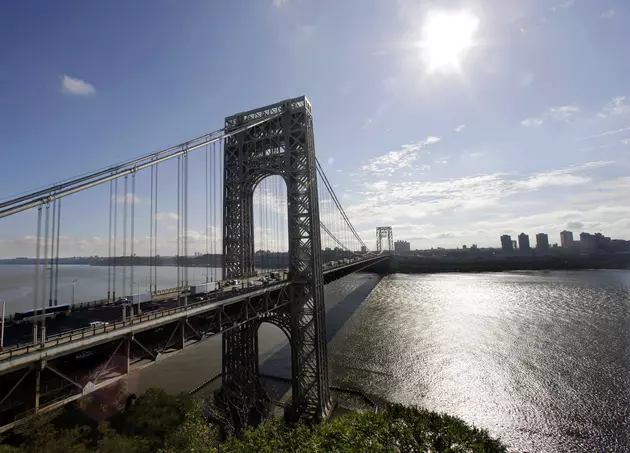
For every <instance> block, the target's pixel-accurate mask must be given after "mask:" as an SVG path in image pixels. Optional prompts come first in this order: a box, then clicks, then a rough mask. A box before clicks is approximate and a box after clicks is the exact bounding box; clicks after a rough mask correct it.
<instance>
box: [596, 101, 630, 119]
mask: <svg viewBox="0 0 630 453" xmlns="http://www.w3.org/2000/svg"><path fill="white" fill-rule="evenodd" d="M627 113H630V105H628V104H627V103H626V97H625V96H618V97H616V98H613V99H612V100H611V101H610V102H608V103H607V104H606V105H605V106H604V107H603V108H602V110H601V111H600V112H599V113H598V114H597V116H598V117H600V118H607V117H609V116H616V115H625V114H627Z"/></svg>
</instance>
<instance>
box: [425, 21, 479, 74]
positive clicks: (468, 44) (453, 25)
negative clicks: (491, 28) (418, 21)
mask: <svg viewBox="0 0 630 453" xmlns="http://www.w3.org/2000/svg"><path fill="white" fill-rule="evenodd" d="M478 28H479V18H478V17H477V16H475V15H474V14H473V13H471V12H470V11H461V12H458V13H445V12H438V11H434V12H429V13H428V14H427V16H426V19H425V22H424V26H423V27H422V35H423V38H422V41H420V48H421V50H422V57H423V59H424V60H425V61H426V64H427V72H429V73H433V72H437V71H441V70H455V71H460V70H461V66H460V63H461V60H462V58H463V57H464V54H465V53H466V51H467V50H469V49H470V48H472V47H474V46H475V41H474V37H475V33H476V31H477V29H478Z"/></svg>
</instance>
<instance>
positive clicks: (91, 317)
mask: <svg viewBox="0 0 630 453" xmlns="http://www.w3.org/2000/svg"><path fill="white" fill-rule="evenodd" d="M259 278H260V277H259V276H256V277H251V278H247V279H242V280H240V281H239V285H226V286H224V287H223V288H222V289H221V290H219V291H211V292H209V293H204V294H199V295H195V296H190V295H189V290H188V289H186V290H184V291H181V292H179V297H178V294H177V292H171V293H170V294H168V295H167V297H164V296H157V297H155V298H154V299H153V300H151V301H149V302H143V303H141V304H140V310H141V312H142V313H152V312H156V311H161V310H170V309H172V308H176V307H183V306H185V305H186V304H187V303H193V302H197V301H200V300H203V299H208V300H214V301H221V300H224V299H227V298H229V297H234V296H235V295H240V294H244V293H246V292H249V291H254V290H256V289H260V287H261V285H262V283H261V282H260V281H258V279H259ZM249 281H251V282H252V284H251V286H247V285H248V282H249ZM215 283H216V282H209V283H208V285H214V284H215ZM203 284H204V283H196V285H203ZM173 295H174V297H173ZM124 310H125V307H122V306H121V305H120V304H119V303H116V302H110V303H103V304H100V305H96V306H90V304H85V306H79V307H78V308H75V309H73V310H72V312H71V313H70V314H69V315H67V316H66V315H58V316H56V317H55V318H48V319H46V322H45V325H46V337H51V336H55V335H62V334H64V333H67V332H70V331H73V330H76V329H80V328H82V327H88V326H89V325H90V323H92V322H106V323H114V322H118V321H122V320H123V311H124ZM137 311H138V310H137V304H134V305H133V313H131V310H129V308H127V313H126V319H131V318H132V317H133V316H137V314H138V313H137ZM32 343H33V324H32V323H31V322H24V323H21V324H18V323H13V322H11V323H8V324H7V325H6V326H5V334H4V349H5V350H7V349H10V348H12V347H18V346H22V345H27V344H32Z"/></svg>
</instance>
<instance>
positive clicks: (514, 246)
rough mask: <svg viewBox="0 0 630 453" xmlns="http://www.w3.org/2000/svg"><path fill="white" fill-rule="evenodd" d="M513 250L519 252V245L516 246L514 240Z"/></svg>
mask: <svg viewBox="0 0 630 453" xmlns="http://www.w3.org/2000/svg"><path fill="white" fill-rule="evenodd" d="M512 250H514V251H517V250H518V245H516V241H514V240H512Z"/></svg>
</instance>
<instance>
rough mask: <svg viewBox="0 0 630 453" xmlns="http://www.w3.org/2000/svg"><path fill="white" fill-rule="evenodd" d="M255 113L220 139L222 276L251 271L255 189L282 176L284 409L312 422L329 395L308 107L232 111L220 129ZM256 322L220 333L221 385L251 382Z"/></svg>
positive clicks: (301, 103)
mask: <svg viewBox="0 0 630 453" xmlns="http://www.w3.org/2000/svg"><path fill="white" fill-rule="evenodd" d="M261 118H269V119H268V120H267V121H264V122H262V123H260V124H258V125H257V126H254V127H252V128H249V129H247V130H244V131H242V132H240V133H238V134H235V135H233V136H230V137H229V138H227V139H226V141H225V148H224V149H225V186H224V217H223V218H224V225H223V254H224V271H223V273H224V274H223V276H224V279H234V278H242V277H246V276H249V275H252V274H253V272H254V211H253V194H254V189H255V187H256V185H257V184H258V183H260V182H261V181H262V180H263V179H264V178H266V177H268V176H272V175H278V176H281V177H282V178H283V179H284V181H285V183H286V186H287V202H288V226H289V232H288V236H289V274H288V275H289V278H290V281H291V284H290V287H289V291H288V297H289V299H290V300H289V303H288V304H287V305H286V307H287V308H284V310H286V313H284V314H279V315H278V317H277V318H276V321H277V320H280V319H282V320H285V321H286V319H289V320H290V323H289V324H290V329H288V328H287V329H283V330H286V331H288V333H290V336H289V340H290V343H291V350H292V353H291V361H292V373H293V379H292V380H293V406H292V414H291V415H292V416H293V418H304V419H308V420H315V421H316V420H320V419H322V418H323V417H326V416H327V414H328V412H329V410H330V407H331V399H330V392H329V384H328V363H327V353H326V330H325V329H326V323H325V319H324V316H325V309H324V280H323V273H322V262H321V261H322V258H321V253H320V251H321V238H320V221H319V203H318V194H317V177H316V169H317V167H316V160H315V143H314V138H313V120H312V116H311V105H310V103H309V102H308V100H307V99H306V97H299V98H295V99H288V100H285V101H282V102H279V103H277V104H273V105H270V106H267V107H263V108H260V109H256V110H252V111H248V112H243V113H239V114H236V115H233V116H230V117H227V118H226V120H225V126H226V132H229V131H230V130H234V129H237V128H239V127H240V126H242V125H243V124H247V123H250V122H252V121H254V120H259V119H261ZM279 324H282V325H283V326H286V323H279ZM259 325H260V322H250V323H247V324H244V325H242V326H241V327H240V328H237V329H234V330H232V331H230V332H228V333H226V334H224V336H223V387H224V389H229V388H230V386H234V387H237V388H238V389H245V388H254V387H255V383H256V382H258V381H257V371H258V345H257V330H258V327H259ZM254 397H255V395H252V398H254Z"/></svg>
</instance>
